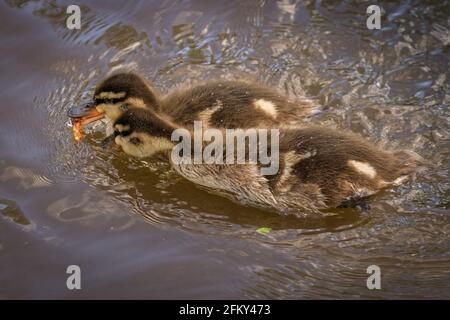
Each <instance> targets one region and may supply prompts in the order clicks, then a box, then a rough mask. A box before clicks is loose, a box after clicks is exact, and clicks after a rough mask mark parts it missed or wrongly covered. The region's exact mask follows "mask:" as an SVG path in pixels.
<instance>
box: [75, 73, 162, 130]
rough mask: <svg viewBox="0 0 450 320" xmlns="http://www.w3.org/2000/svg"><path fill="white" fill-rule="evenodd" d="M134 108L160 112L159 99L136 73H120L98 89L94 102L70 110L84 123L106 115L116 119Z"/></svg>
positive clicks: (105, 81) (108, 79) (104, 82)
mask: <svg viewBox="0 0 450 320" xmlns="http://www.w3.org/2000/svg"><path fill="white" fill-rule="evenodd" d="M130 108H142V109H152V110H155V111H159V102H158V99H157V97H156V94H155V92H154V90H153V89H152V88H151V86H150V85H149V83H148V82H147V81H146V80H145V79H143V78H141V77H140V76H138V75H136V74H134V73H118V74H115V75H112V76H110V77H108V78H106V79H105V80H103V81H102V82H101V83H100V84H99V85H98V86H97V87H96V89H95V92H94V99H93V102H92V103H90V104H88V105H86V106H84V107H83V108H79V107H73V108H71V109H70V110H69V116H70V117H71V118H78V119H80V120H81V122H82V123H83V124H86V123H90V122H93V121H95V120H99V119H101V118H102V117H106V118H108V119H109V120H111V121H113V122H114V121H116V120H117V119H119V118H120V117H121V116H122V114H123V113H124V112H125V111H126V110H128V109H130Z"/></svg>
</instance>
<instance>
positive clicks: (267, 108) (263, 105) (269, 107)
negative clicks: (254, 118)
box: [253, 99, 278, 119]
mask: <svg viewBox="0 0 450 320" xmlns="http://www.w3.org/2000/svg"><path fill="white" fill-rule="evenodd" d="M253 105H254V106H255V108H256V109H258V110H262V111H263V112H265V113H266V114H268V115H269V116H271V117H272V118H274V119H275V118H276V117H277V114H278V110H277V108H276V106H275V105H274V104H273V102H271V101H267V100H264V99H259V100H256V101H255V102H253Z"/></svg>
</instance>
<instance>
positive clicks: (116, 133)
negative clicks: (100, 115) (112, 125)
mask: <svg viewBox="0 0 450 320" xmlns="http://www.w3.org/2000/svg"><path fill="white" fill-rule="evenodd" d="M130 134H131V131H130V130H122V131H119V130H114V136H116V137H117V136H121V137H126V136H129V135H130Z"/></svg>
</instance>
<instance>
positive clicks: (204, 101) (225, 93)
mask: <svg viewBox="0 0 450 320" xmlns="http://www.w3.org/2000/svg"><path fill="white" fill-rule="evenodd" d="M130 106H132V107H139V108H148V109H151V110H154V111H156V112H158V114H162V115H164V116H165V117H166V118H168V119H170V120H171V121H174V122H176V123H178V124H180V125H183V126H186V127H189V126H192V124H193V121H194V120H201V121H203V123H204V126H210V127H215V128H258V127H275V126H280V125H289V124H297V123H298V122H299V121H301V120H303V119H304V118H306V117H307V116H310V115H312V114H314V113H315V112H317V110H318V108H317V106H316V105H315V104H314V103H313V102H312V101H311V100H307V99H304V100H297V101H292V100H290V99H288V98H287V97H286V96H284V95H282V94H281V93H279V92H277V91H276V90H273V89H271V88H268V87H265V86H263V85H260V84H257V83H252V82H245V81H211V82H207V83H203V84H199V85H197V86H193V87H187V88H184V89H178V90H174V91H173V92H171V93H169V94H167V95H165V96H160V95H158V94H157V93H156V91H155V90H154V89H153V88H152V86H151V85H150V84H149V82H148V81H146V80H145V79H143V78H142V77H140V76H138V75H136V74H133V73H118V74H115V75H112V76H110V77H108V78H107V79H105V80H104V81H102V82H101V83H100V84H99V85H98V86H97V88H96V89H95V92H94V99H93V102H92V103H90V104H88V105H87V106H84V107H82V108H79V107H74V108H71V109H70V110H69V116H70V117H71V118H73V119H77V121H78V123H82V124H87V123H90V122H93V121H97V120H99V119H100V118H102V117H103V116H106V118H108V119H109V120H111V121H115V120H117V119H118V118H119V117H120V116H121V115H122V114H123V112H124V111H126V110H127V109H129V107H130Z"/></svg>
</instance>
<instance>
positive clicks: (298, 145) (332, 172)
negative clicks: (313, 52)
mask: <svg viewBox="0 0 450 320" xmlns="http://www.w3.org/2000/svg"><path fill="white" fill-rule="evenodd" d="M179 128H182V126H180V125H179V124H176V123H175V122H173V121H172V120H171V119H168V118H165V117H164V116H161V115H159V114H157V113H156V112H154V111H153V110H150V109H142V108H132V109H130V110H127V111H126V112H124V113H123V115H122V116H121V117H120V118H119V119H117V120H116V121H115V123H114V130H115V135H116V138H115V142H116V144H118V145H119V146H121V147H122V149H123V151H124V152H125V153H127V154H129V155H132V156H135V157H148V156H152V155H153V154H155V153H159V152H162V153H165V154H166V155H168V156H169V154H170V152H171V150H172V148H173V147H174V145H175V144H174V142H173V141H172V140H171V134H172V132H173V131H174V130H175V129H179ZM272 151H273V149H272V150H270V152H272ZM419 160H420V157H419V156H418V155H416V154H415V153H413V152H409V151H403V150H401V151H394V152H391V151H383V150H381V149H379V148H377V147H376V146H374V145H372V144H371V143H369V142H367V141H365V140H363V139H362V138H359V137H357V136H355V135H353V134H350V133H345V132H341V131H337V130H334V129H330V128H325V127H318V126H308V127H302V128H285V129H283V128H281V129H280V131H279V162H280V165H279V170H278V171H277V172H276V173H275V174H272V175H263V174H261V171H260V170H259V169H260V167H261V165H260V164H252V163H245V164H190V163H175V162H174V161H173V160H172V158H171V157H170V156H169V161H170V163H171V166H172V167H173V168H174V169H175V171H176V172H178V173H179V174H180V175H181V176H183V177H184V178H186V179H188V180H190V181H191V182H193V183H195V184H197V185H200V186H203V187H206V188H207V189H209V190H211V191H214V192H215V193H220V194H222V195H225V196H227V197H229V198H231V199H233V200H235V201H238V202H240V203H244V204H248V205H253V206H258V207H263V208H269V209H275V210H277V211H279V212H281V213H284V214H295V215H298V216H306V215H308V214H311V213H315V214H323V212H321V211H320V210H321V209H327V208H333V207H339V206H342V205H346V204H348V203H349V201H352V200H355V199H361V198H364V197H367V196H369V195H372V194H374V193H375V192H377V191H378V190H380V189H382V188H386V187H389V186H395V185H399V184H401V183H402V182H404V181H405V180H406V179H407V178H408V176H409V175H410V174H412V173H413V172H414V171H415V168H416V166H417V165H418V163H419Z"/></svg>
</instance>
